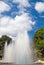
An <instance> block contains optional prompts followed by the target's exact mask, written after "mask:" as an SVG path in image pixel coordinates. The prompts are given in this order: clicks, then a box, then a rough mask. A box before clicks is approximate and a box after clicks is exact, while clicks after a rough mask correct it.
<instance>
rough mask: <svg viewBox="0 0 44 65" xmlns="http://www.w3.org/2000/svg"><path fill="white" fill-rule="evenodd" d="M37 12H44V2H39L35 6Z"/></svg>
mask: <svg viewBox="0 0 44 65" xmlns="http://www.w3.org/2000/svg"><path fill="white" fill-rule="evenodd" d="M35 10H36V11H38V12H39V13H42V12H44V2H37V3H36V4H35Z"/></svg>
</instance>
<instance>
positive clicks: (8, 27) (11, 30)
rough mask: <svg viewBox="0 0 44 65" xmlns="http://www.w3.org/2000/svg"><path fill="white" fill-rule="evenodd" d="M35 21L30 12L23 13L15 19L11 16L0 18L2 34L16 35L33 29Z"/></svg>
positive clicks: (0, 32) (0, 31) (0, 33)
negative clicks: (29, 14)
mask: <svg viewBox="0 0 44 65" xmlns="http://www.w3.org/2000/svg"><path fill="white" fill-rule="evenodd" d="M34 24H35V22H33V21H32V19H31V17H29V16H28V13H23V14H22V15H20V16H18V15H16V17H15V18H14V19H13V18H11V17H6V16H5V17H2V18H0V35H4V34H6V35H16V34H17V33H18V32H21V31H24V30H27V31H30V30H32V26H34Z"/></svg>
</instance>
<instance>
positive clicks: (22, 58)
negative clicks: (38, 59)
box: [4, 31, 32, 64]
mask: <svg viewBox="0 0 44 65" xmlns="http://www.w3.org/2000/svg"><path fill="white" fill-rule="evenodd" d="M4 60H5V62H6V61H7V62H13V63H15V64H32V49H31V44H30V39H29V36H28V33H27V31H23V32H20V33H18V35H17V37H16V40H15V42H12V43H10V44H9V45H8V46H7V43H5V49H4Z"/></svg>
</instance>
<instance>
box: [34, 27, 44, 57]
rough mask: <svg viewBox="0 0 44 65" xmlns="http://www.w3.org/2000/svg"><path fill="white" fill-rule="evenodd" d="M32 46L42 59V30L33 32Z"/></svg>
mask: <svg viewBox="0 0 44 65" xmlns="http://www.w3.org/2000/svg"><path fill="white" fill-rule="evenodd" d="M34 46H35V48H36V49H37V50H38V51H39V52H38V53H40V54H41V56H42V57H44V28H41V29H39V30H37V31H36V32H35V35H34Z"/></svg>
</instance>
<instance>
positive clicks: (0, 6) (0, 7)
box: [0, 1, 10, 13]
mask: <svg viewBox="0 0 44 65" xmlns="http://www.w3.org/2000/svg"><path fill="white" fill-rule="evenodd" d="M9 9H10V6H9V5H8V4H6V3H5V2H3V1H0V13H2V12H4V11H8V10H9Z"/></svg>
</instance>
